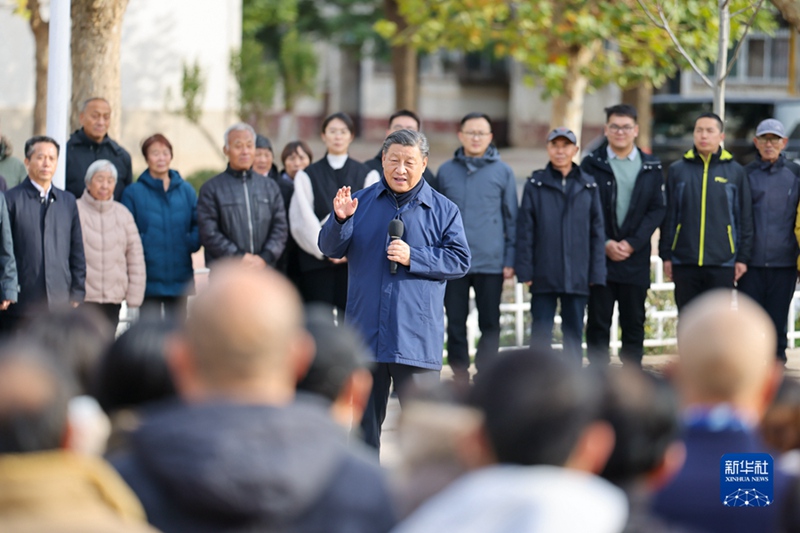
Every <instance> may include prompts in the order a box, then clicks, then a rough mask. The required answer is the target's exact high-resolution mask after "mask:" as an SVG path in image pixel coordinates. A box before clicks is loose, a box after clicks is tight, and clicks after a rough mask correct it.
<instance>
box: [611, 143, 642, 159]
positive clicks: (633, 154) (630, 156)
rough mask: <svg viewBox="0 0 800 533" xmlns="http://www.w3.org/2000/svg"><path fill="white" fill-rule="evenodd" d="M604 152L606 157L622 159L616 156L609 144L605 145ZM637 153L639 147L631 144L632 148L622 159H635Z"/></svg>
mask: <svg viewBox="0 0 800 533" xmlns="http://www.w3.org/2000/svg"><path fill="white" fill-rule="evenodd" d="M606 153H607V154H608V159H609V160H610V159H623V158H622V157H618V156H617V154H615V153H614V150H612V149H611V147H610V146H606ZM638 154H639V149H638V148H636V145H633V149H632V150H631V153H629V154H628V155H627V156H626V157H625V158H624V159H627V160H629V161H636V156H637V155H638Z"/></svg>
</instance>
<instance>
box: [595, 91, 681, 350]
mask: <svg viewBox="0 0 800 533" xmlns="http://www.w3.org/2000/svg"><path fill="white" fill-rule="evenodd" d="M605 111H606V126H605V135H606V142H605V143H603V144H602V145H601V146H600V147H599V148H598V149H597V150H595V151H594V152H592V153H591V154H589V155H588V156H586V158H584V160H583V163H581V169H582V170H583V171H584V172H586V173H587V174H589V175H591V176H593V177H594V179H595V181H596V182H597V186H598V188H599V190H600V200H601V202H602V205H603V220H604V221H605V230H606V233H605V251H606V268H607V280H606V285H605V286H603V285H593V286H592V287H591V289H590V291H589V310H588V319H587V323H586V344H587V347H588V354H587V355H588V356H589V361H590V362H592V363H595V364H608V363H609V354H608V345H609V340H610V336H609V329H610V328H611V316H612V315H613V313H614V302H618V304H619V323H620V326H621V327H622V350H620V354H619V355H620V359H622V361H623V363H625V364H634V365H637V366H641V364H642V355H643V353H644V321H645V307H644V304H645V300H646V299H647V289H648V288H649V287H650V237H651V236H652V235H653V232H654V231H655V230H656V228H658V226H659V225H661V222H662V221H663V220H664V212H665V211H666V200H665V198H664V178H663V174H662V170H661V162H660V161H659V160H658V159H657V158H655V157H653V156H650V155H648V154H645V153H644V152H642V151H641V150H639V149H638V148H637V147H636V145H635V143H634V141H635V140H636V137H637V136H638V135H639V125H638V124H637V113H636V109H635V108H634V107H632V106H629V105H624V104H623V105H615V106H612V107H609V108H607V109H606V110H605Z"/></svg>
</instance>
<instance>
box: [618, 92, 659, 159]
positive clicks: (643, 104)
mask: <svg viewBox="0 0 800 533" xmlns="http://www.w3.org/2000/svg"><path fill="white" fill-rule="evenodd" d="M622 103H623V104H628V105H632V106H633V107H635V108H636V112H637V114H638V115H639V120H638V122H639V137H638V138H637V139H636V145H637V146H638V147H639V148H640V149H641V150H643V151H644V152H646V153H648V154H649V153H650V152H651V151H652V147H653V144H652V139H653V85H652V84H651V83H649V82H642V83H641V84H640V85H637V86H636V87H631V88H630V89H626V90H625V91H623V93H622Z"/></svg>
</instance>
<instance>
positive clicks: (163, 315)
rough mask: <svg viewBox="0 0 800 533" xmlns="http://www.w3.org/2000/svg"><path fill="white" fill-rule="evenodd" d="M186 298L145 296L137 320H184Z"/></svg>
mask: <svg viewBox="0 0 800 533" xmlns="http://www.w3.org/2000/svg"><path fill="white" fill-rule="evenodd" d="M187 300H188V299H187V297H186V296H145V298H144V302H142V307H141V308H140V309H139V318H147V319H155V320H161V319H164V320H174V321H176V322H183V321H185V320H186V303H187Z"/></svg>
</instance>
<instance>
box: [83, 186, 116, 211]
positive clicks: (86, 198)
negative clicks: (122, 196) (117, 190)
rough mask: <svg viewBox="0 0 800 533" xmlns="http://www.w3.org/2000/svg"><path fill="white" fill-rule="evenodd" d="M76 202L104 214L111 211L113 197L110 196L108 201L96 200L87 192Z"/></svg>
mask: <svg viewBox="0 0 800 533" xmlns="http://www.w3.org/2000/svg"><path fill="white" fill-rule="evenodd" d="M78 202H80V203H82V204H85V205H88V206H89V207H91V208H92V209H94V210H95V211H98V212H100V213H105V212H106V211H108V210H109V209H111V206H112V204H113V203H114V197H113V196H112V197H111V199H110V200H104V201H101V200H97V199H96V198H94V197H93V196H92V195H91V194H89V192H88V191H85V192H84V193H83V194H82V195H81V197H80V198H79V199H78Z"/></svg>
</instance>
